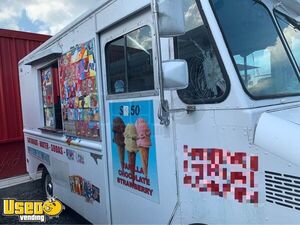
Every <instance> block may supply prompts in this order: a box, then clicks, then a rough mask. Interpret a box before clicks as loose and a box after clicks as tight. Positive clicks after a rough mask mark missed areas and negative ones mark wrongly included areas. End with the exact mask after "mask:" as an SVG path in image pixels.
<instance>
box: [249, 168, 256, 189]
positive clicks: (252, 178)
mask: <svg viewBox="0 0 300 225" xmlns="http://www.w3.org/2000/svg"><path fill="white" fill-rule="evenodd" d="M250 187H252V188H254V187H255V178H254V172H252V171H251V172H250Z"/></svg>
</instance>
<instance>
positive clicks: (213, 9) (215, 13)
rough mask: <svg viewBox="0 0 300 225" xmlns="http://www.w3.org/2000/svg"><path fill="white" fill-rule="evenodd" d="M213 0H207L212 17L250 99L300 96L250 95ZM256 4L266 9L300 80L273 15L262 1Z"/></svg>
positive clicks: (299, 94) (293, 95) (294, 95)
mask: <svg viewBox="0 0 300 225" xmlns="http://www.w3.org/2000/svg"><path fill="white" fill-rule="evenodd" d="M212 1H213V0H209V4H210V7H211V9H212V11H213V14H214V17H215V19H216V21H217V23H218V26H219V28H220V30H221V33H222V37H223V40H224V42H225V45H226V48H227V51H228V52H229V55H230V58H231V61H232V64H233V66H234V68H235V71H236V74H237V76H238V79H239V80H240V84H241V86H242V88H243V90H244V92H245V93H246V94H247V95H248V96H249V97H250V99H252V100H255V101H259V100H268V99H279V98H285V97H296V96H300V92H299V93H295V94H274V95H265V96H254V95H252V94H251V93H250V92H249V91H248V89H247V88H246V87H245V85H244V82H243V79H242V76H241V74H240V72H239V70H238V67H237V65H236V63H235V60H234V56H233V54H232V50H231V49H230V48H229V43H228V40H227V38H226V36H225V32H224V28H223V27H222V26H221V22H220V19H219V17H218V16H217V12H216V10H215V8H214V7H213V5H214V4H213V2H212ZM257 4H260V5H261V6H262V7H264V8H265V10H266V11H267V13H268V14H269V16H270V18H271V21H272V23H273V25H274V27H275V30H276V31H277V34H278V37H279V38H280V40H281V42H282V45H283V47H284V50H285V52H286V53H287V56H288V59H289V60H290V63H291V65H292V68H293V70H294V71H295V74H296V76H297V79H298V80H299V82H300V77H299V73H298V71H297V69H296V67H295V65H294V62H293V59H292V56H291V54H290V53H289V51H288V46H287V44H286V43H285V40H284V37H283V36H282V33H281V31H280V29H279V27H278V25H277V22H276V21H275V18H274V15H273V14H272V12H271V11H270V10H269V8H268V7H267V6H266V5H265V4H264V3H263V2H257Z"/></svg>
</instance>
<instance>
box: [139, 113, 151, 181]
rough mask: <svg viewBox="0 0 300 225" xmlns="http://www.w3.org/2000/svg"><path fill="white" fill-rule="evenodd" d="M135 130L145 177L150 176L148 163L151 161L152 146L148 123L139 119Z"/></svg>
mask: <svg viewBox="0 0 300 225" xmlns="http://www.w3.org/2000/svg"><path fill="white" fill-rule="evenodd" d="M135 128H136V132H137V141H136V143H137V146H138V148H139V150H140V153H141V160H142V164H143V165H142V166H143V172H144V175H145V177H147V176H148V161H149V149H150V146H151V131H150V128H149V126H148V124H147V122H146V121H145V120H144V119H142V118H139V119H137V121H136V122H135Z"/></svg>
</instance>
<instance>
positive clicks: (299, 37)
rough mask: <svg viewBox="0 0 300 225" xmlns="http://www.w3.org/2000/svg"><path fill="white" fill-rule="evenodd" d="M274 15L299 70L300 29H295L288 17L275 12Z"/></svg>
mask: <svg viewBox="0 0 300 225" xmlns="http://www.w3.org/2000/svg"><path fill="white" fill-rule="evenodd" d="M274 14H275V17H276V19H277V21H278V23H279V26H280V28H281V31H282V32H283V34H284V37H285V39H286V41H287V43H288V45H289V47H290V49H291V51H292V53H293V55H294V57H295V60H296V62H297V64H298V67H299V69H300V30H299V29H300V28H299V27H298V28H297V27H295V26H294V25H293V23H291V22H290V18H289V17H287V16H285V15H283V14H281V13H279V12H277V11H275V12H274Z"/></svg>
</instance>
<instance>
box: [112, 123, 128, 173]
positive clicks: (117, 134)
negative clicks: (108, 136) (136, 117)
mask: <svg viewBox="0 0 300 225" xmlns="http://www.w3.org/2000/svg"><path fill="white" fill-rule="evenodd" d="M113 132H114V138H113V142H115V143H116V145H117V146H118V153H119V159H120V164H121V168H122V170H123V169H124V158H125V142H124V139H125V138H124V132H125V123H124V121H123V120H122V119H121V118H120V117H116V118H114V120H113Z"/></svg>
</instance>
